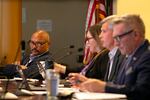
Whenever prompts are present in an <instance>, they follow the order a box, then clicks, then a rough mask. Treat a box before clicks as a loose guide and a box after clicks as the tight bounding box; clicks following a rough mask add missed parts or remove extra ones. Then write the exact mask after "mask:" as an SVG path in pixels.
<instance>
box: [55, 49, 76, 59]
mask: <svg viewBox="0 0 150 100" xmlns="http://www.w3.org/2000/svg"><path fill="white" fill-rule="evenodd" d="M72 54H73V52H72V51H68V52H67V53H66V54H65V55H63V56H61V57H59V58H57V59H55V61H56V62H57V61H61V60H62V59H64V58H65V57H67V56H70V55H72Z"/></svg>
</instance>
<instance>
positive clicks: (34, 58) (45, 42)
mask: <svg viewBox="0 0 150 100" xmlns="http://www.w3.org/2000/svg"><path fill="white" fill-rule="evenodd" d="M28 44H29V46H30V55H29V56H25V57H24V58H23V60H22V62H21V64H22V65H25V66H26V67H27V69H25V70H23V72H24V74H25V76H26V77H27V78H35V79H40V80H42V79H43V78H44V77H45V76H44V74H42V73H43V71H44V70H45V69H48V68H49V67H51V68H52V65H53V61H52V60H53V59H52V55H51V53H50V52H49V47H50V46H51V39H50V36H49V34H48V33H47V32H46V31H43V30H39V31H37V32H35V33H33V34H32V36H31V39H30V40H29V41H28ZM39 62H44V63H45V64H44V65H45V67H44V68H39V65H38V64H39Z"/></svg>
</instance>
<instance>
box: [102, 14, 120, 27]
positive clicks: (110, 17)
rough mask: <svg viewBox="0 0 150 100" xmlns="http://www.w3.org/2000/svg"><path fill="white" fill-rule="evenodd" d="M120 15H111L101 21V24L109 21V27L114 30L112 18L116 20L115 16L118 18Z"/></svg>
mask: <svg viewBox="0 0 150 100" xmlns="http://www.w3.org/2000/svg"><path fill="white" fill-rule="evenodd" d="M117 17H118V16H117V15H111V16H108V17H106V18H104V19H103V20H102V21H101V22H100V23H99V25H103V24H104V23H106V22H107V23H108V24H109V26H108V27H109V29H111V30H113V26H112V20H114V19H115V18H117Z"/></svg>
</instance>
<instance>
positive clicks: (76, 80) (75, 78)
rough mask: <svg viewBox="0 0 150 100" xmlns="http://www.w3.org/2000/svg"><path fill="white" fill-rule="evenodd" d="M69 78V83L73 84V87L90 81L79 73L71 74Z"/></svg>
mask: <svg viewBox="0 0 150 100" xmlns="http://www.w3.org/2000/svg"><path fill="white" fill-rule="evenodd" d="M68 78H69V82H70V83H72V85H79V84H81V83H82V82H84V81H86V80H87V79H88V78H87V77H85V76H84V75H81V74H79V73H70V74H69V75H68Z"/></svg>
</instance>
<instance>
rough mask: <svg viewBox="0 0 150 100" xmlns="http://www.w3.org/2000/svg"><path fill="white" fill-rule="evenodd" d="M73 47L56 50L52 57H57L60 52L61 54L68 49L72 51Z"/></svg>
mask: <svg viewBox="0 0 150 100" xmlns="http://www.w3.org/2000/svg"><path fill="white" fill-rule="evenodd" d="M74 47H75V46H74V45H69V46H66V47H63V48H61V49H59V50H57V51H56V52H55V53H54V54H53V55H52V56H53V57H54V56H56V55H58V54H59V53H60V52H62V51H63V50H70V49H73V48H74Z"/></svg>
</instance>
